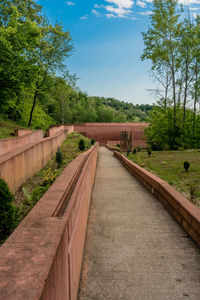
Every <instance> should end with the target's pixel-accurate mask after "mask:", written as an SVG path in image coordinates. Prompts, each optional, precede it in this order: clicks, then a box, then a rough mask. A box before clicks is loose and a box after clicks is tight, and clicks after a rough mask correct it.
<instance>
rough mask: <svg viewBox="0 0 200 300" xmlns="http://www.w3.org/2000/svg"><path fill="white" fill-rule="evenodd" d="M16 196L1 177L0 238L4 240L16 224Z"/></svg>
mask: <svg viewBox="0 0 200 300" xmlns="http://www.w3.org/2000/svg"><path fill="white" fill-rule="evenodd" d="M13 201H14V196H13V194H11V192H10V191H9V188H8V185H7V183H6V182H5V181H4V180H3V179H1V178H0V240H1V241H2V240H4V239H6V238H7V237H8V235H9V234H10V233H11V232H12V230H13V229H14V228H15V226H16V220H15V217H16V207H15V206H14V205H13Z"/></svg>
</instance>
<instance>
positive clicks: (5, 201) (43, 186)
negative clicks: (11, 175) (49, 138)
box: [0, 133, 91, 244]
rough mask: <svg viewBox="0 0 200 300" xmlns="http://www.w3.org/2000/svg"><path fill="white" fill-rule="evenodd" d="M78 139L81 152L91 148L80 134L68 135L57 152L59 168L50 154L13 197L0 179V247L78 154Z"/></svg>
mask: <svg viewBox="0 0 200 300" xmlns="http://www.w3.org/2000/svg"><path fill="white" fill-rule="evenodd" d="M80 140H83V141H84V144H85V149H89V148H90V147H91V140H89V139H87V138H86V137H84V136H82V135H81V134H79V133H71V134H70V135H68V137H67V139H66V140H65V141H64V143H63V144H62V145H61V147H60V150H59V152H60V153H62V162H61V161H60V162H59V166H58V162H57V160H56V155H54V156H53V157H52V159H51V160H50V161H49V162H48V163H47V164H46V165H45V167H44V168H42V169H41V170H40V171H39V172H37V173H36V174H35V175H34V176H33V177H32V178H29V179H28V180H27V181H26V182H25V183H24V184H23V185H22V186H21V187H20V188H19V189H18V191H17V192H16V193H15V198H14V196H12V194H11V193H10V192H9V190H8V187H7V184H5V183H4V182H3V180H0V244H1V243H2V242H3V241H4V240H5V238H6V237H7V236H8V235H9V234H10V232H11V231H12V230H13V229H14V228H15V227H16V226H17V225H18V224H19V223H20V222H21V220H22V219H23V218H24V217H25V216H26V215H27V214H28V212H29V211H30V210H31V209H32V208H33V206H34V205H35V204H36V203H37V202H38V200H39V199H40V198H41V197H42V195H43V194H44V193H45V192H46V191H47V190H48V188H49V187H50V186H51V185H52V183H53V182H54V181H55V180H56V178H57V177H58V176H59V175H60V174H61V173H62V171H63V170H64V169H65V167H66V166H67V165H68V164H69V163H70V162H71V161H72V160H73V159H74V158H75V157H76V156H77V155H78V154H79V153H81V151H80V149H79V141H80Z"/></svg>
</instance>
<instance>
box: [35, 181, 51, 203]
mask: <svg viewBox="0 0 200 300" xmlns="http://www.w3.org/2000/svg"><path fill="white" fill-rule="evenodd" d="M48 188H49V186H40V185H39V186H37V187H35V188H34V190H33V191H32V193H31V200H32V205H35V204H36V203H37V202H38V201H39V200H40V198H41V197H42V196H43V194H44V193H45V192H46V191H47V190H48Z"/></svg>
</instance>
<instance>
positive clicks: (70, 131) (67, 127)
mask: <svg viewBox="0 0 200 300" xmlns="http://www.w3.org/2000/svg"><path fill="white" fill-rule="evenodd" d="M64 128H65V130H67V132H68V134H70V133H72V132H74V126H67V125H64Z"/></svg>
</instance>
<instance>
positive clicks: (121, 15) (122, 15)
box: [105, 5, 132, 18]
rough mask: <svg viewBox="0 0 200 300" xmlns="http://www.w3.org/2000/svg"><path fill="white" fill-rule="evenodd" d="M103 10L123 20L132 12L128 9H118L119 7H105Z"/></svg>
mask: <svg viewBox="0 0 200 300" xmlns="http://www.w3.org/2000/svg"><path fill="white" fill-rule="evenodd" d="M105 9H106V10H107V11H108V12H110V13H112V14H114V15H116V17H118V18H125V17H126V16H127V15H128V14H130V13H131V12H132V11H131V10H130V9H125V8H123V7H119V6H118V7H113V6H111V5H107V6H105Z"/></svg>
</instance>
